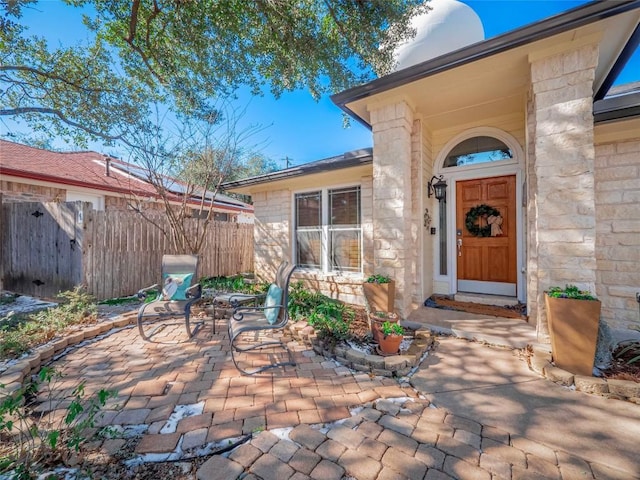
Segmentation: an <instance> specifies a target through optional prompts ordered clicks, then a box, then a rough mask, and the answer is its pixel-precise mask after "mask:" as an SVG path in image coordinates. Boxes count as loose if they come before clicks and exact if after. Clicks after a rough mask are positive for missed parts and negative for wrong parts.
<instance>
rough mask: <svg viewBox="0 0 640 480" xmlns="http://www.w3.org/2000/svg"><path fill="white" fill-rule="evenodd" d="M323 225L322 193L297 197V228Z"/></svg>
mask: <svg viewBox="0 0 640 480" xmlns="http://www.w3.org/2000/svg"><path fill="white" fill-rule="evenodd" d="M320 225H322V195H321V194H320V192H312V193H298V194H297V195H296V227H297V228H300V227H319V226H320Z"/></svg>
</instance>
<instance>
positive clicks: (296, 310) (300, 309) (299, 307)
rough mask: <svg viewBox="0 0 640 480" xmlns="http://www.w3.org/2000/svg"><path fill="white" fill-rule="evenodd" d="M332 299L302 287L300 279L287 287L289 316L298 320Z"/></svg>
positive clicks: (306, 316)
mask: <svg viewBox="0 0 640 480" xmlns="http://www.w3.org/2000/svg"><path fill="white" fill-rule="evenodd" d="M327 301H332V300H331V299H330V298H329V297H327V296H326V295H323V294H321V293H320V292H311V291H309V290H307V289H305V288H304V284H303V283H302V281H297V282H295V283H293V284H292V285H291V288H290V289H289V304H288V308H289V316H290V317H291V318H292V319H294V320H298V319H301V318H308V317H309V316H310V315H311V314H312V313H313V311H314V310H315V309H316V308H317V307H318V305H320V304H322V303H325V302H327Z"/></svg>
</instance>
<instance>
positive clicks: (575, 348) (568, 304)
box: [544, 295, 601, 376]
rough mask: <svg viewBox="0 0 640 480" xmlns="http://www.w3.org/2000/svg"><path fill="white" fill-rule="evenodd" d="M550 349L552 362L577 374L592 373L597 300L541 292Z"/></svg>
mask: <svg viewBox="0 0 640 480" xmlns="http://www.w3.org/2000/svg"><path fill="white" fill-rule="evenodd" d="M544 298H545V304H546V307H547V320H548V322H549V333H550V335H551V351H552V356H553V361H554V362H555V364H556V366H557V367H559V368H562V369H563V370H567V371H568V372H571V373H575V374H577V375H586V376H592V375H593V363H594V360H595V356H596V344H597V342H598V325H599V323H600V307H601V303H600V301H599V300H576V299H573V298H552V297H549V296H548V295H545V297H544Z"/></svg>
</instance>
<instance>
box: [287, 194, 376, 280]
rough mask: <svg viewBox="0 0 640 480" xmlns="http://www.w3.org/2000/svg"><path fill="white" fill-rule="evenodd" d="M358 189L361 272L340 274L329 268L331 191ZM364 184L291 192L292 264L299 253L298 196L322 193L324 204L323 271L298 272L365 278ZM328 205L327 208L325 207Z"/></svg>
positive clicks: (307, 269) (322, 218)
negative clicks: (297, 233) (297, 237)
mask: <svg viewBox="0 0 640 480" xmlns="http://www.w3.org/2000/svg"><path fill="white" fill-rule="evenodd" d="M352 187H358V188H360V202H359V208H360V270H359V271H357V272H339V271H333V270H330V268H329V263H330V260H329V256H330V255H329V252H328V251H327V248H328V245H329V190H338V189H341V188H352ZM362 188H363V187H362V182H348V183H337V184H332V185H324V186H318V187H314V188H312V187H309V188H304V189H299V190H291V225H290V228H289V231H290V234H291V237H290V241H291V262H293V263H294V264H295V263H296V252H297V241H296V220H297V218H296V195H298V194H301V193H312V192H320V198H321V202H322V211H321V212H320V214H321V221H322V225H321V232H322V233H321V235H322V259H321V269H320V270H318V269H314V268H301V267H298V271H300V272H304V273H309V274H313V275H315V276H317V277H319V276H323V277H342V278H355V279H361V278H363V275H364V273H363V264H364V224H363V222H362V220H363V217H362ZM325 205H326V207H325Z"/></svg>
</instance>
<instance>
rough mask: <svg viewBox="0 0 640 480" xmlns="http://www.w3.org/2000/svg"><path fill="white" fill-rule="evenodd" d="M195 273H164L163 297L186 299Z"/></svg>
mask: <svg viewBox="0 0 640 480" xmlns="http://www.w3.org/2000/svg"><path fill="white" fill-rule="evenodd" d="M192 277H193V273H164V274H163V275H162V285H163V287H162V299H163V300H186V299H187V289H188V288H189V287H190V286H191V278H192Z"/></svg>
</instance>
